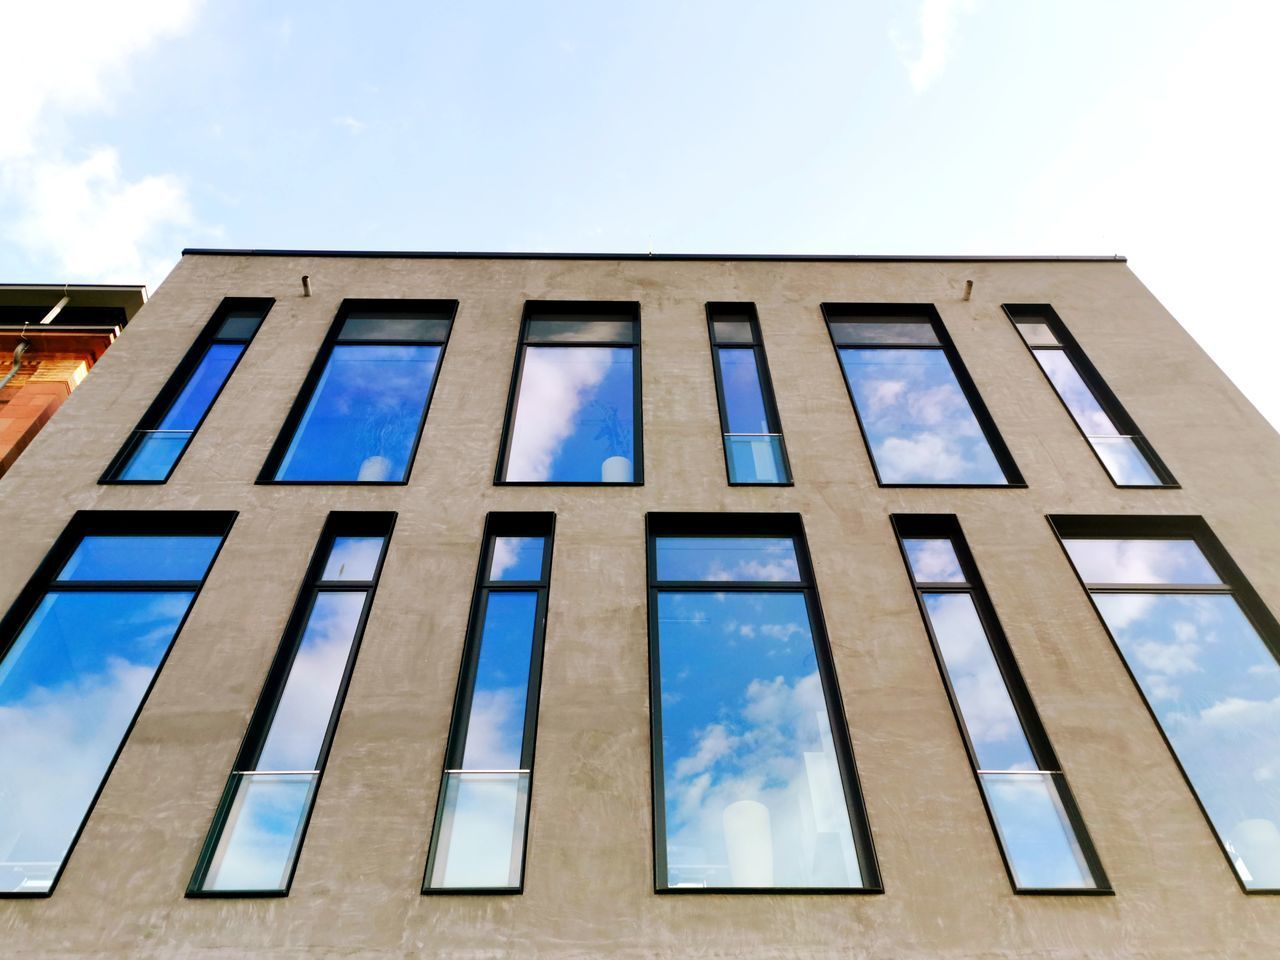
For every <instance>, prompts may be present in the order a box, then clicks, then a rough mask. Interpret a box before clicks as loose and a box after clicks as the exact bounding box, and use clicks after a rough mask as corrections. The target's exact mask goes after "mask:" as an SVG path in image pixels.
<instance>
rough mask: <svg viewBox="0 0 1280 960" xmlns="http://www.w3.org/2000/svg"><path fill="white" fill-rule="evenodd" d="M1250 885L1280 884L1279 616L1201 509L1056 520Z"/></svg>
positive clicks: (1278, 887) (1268, 888) (1253, 888)
mask: <svg viewBox="0 0 1280 960" xmlns="http://www.w3.org/2000/svg"><path fill="white" fill-rule="evenodd" d="M1051 520H1052V523H1053V525H1054V527H1055V529H1056V530H1057V533H1058V535H1059V537H1061V539H1062V543H1063V546H1064V547H1065V548H1066V551H1067V555H1068V556H1069V557H1070V558H1071V562H1072V564H1073V565H1074V566H1075V570H1076V574H1077V576H1079V578H1080V580H1081V582H1082V583H1083V584H1084V585H1085V587H1086V589H1088V591H1089V595H1090V597H1091V598H1092V600H1093V605H1094V607H1095V608H1096V609H1097V611H1098V614H1099V616H1100V617H1101V618H1102V621H1103V623H1104V624H1106V627H1107V631H1108V632H1109V633H1110V635H1111V639H1112V641H1113V642H1114V643H1115V646H1116V650H1117V651H1118V652H1119V653H1120V656H1121V658H1122V659H1123V660H1124V664H1125V666H1126V667H1127V668H1128V671H1129V674H1130V676H1131V677H1132V678H1133V681H1134V683H1135V684H1136V685H1137V687H1138V689H1139V690H1140V691H1141V693H1142V696H1143V698H1144V699H1145V701H1146V704H1147V707H1148V709H1149V710H1150V711H1151V715H1152V716H1153V717H1154V718H1155V721H1156V724H1157V725H1158V726H1159V728H1160V731H1161V733H1162V734H1163V735H1164V738H1165V742H1166V743H1168V745H1169V748H1170V750H1171V751H1172V752H1173V755H1174V757H1175V759H1176V760H1177V762H1178V765H1179V766H1180V767H1181V769H1182V772H1183V775H1184V776H1185V777H1186V779H1187V782H1188V783H1189V785H1190V786H1191V789H1192V791H1193V793H1194V794H1195V796H1196V799H1197V800H1198V802H1199V804H1200V807H1201V809H1202V810H1203V811H1204V813H1205V816H1206V817H1207V818H1208V820H1209V823H1210V824H1211V825H1212V827H1213V830H1214V832H1215V833H1216V835H1217V837H1218V841H1219V843H1220V844H1221V846H1222V848H1223V850H1224V852H1225V853H1226V855H1227V858H1228V860H1229V861H1230V862H1231V866H1232V867H1233V868H1234V870H1235V872H1236V876H1237V878H1238V879H1239V882H1240V885H1241V887H1242V888H1243V889H1244V890H1245V891H1246V892H1268V893H1277V892H1280V779H1278V778H1277V777H1276V775H1275V770H1276V757H1277V756H1280V719H1277V711H1276V708H1277V705H1278V704H1280V664H1277V652H1276V651H1277V641H1278V640H1280V624H1277V623H1276V620H1275V617H1273V616H1272V615H1271V613H1270V612H1269V611H1268V610H1267V608H1266V607H1265V606H1264V605H1263V603H1262V601H1261V599H1260V598H1259V597H1258V595H1257V594H1256V593H1255V592H1254V590H1253V588H1252V587H1251V586H1250V585H1249V583H1248V581H1247V580H1245V578H1244V576H1243V574H1241V572H1240V571H1239V569H1238V568H1237V567H1236V566H1235V564H1234V563H1232V561H1231V558H1230V557H1229V556H1228V555H1227V553H1226V551H1225V550H1224V549H1223V548H1222V546H1221V544H1219V543H1218V541H1217V539H1216V538H1215V537H1214V536H1213V534H1212V533H1211V532H1210V531H1209V529H1208V526H1207V525H1206V524H1205V523H1204V521H1203V520H1201V519H1200V518H1198V517H1154V518H1140V517H1115V518H1104V517H1080V516H1072V517H1053V518H1051Z"/></svg>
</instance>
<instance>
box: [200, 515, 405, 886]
mask: <svg viewBox="0 0 1280 960" xmlns="http://www.w3.org/2000/svg"><path fill="white" fill-rule="evenodd" d="M394 520H395V515H394V514H390V513H331V514H330V515H329V520H328V522H327V523H326V524H325V529H324V532H323V533H322V534H321V537H320V544H319V546H318V547H317V548H316V552H315V555H314V557H313V558H312V561H311V567H310V569H309V570H308V572H307V583H306V586H305V587H304V588H303V590H302V593H301V594H300V595H299V597H298V601H297V604H296V605H295V607H294V611H293V615H292V617H291V618H290V620H289V626H288V627H287V628H286V632H285V637H284V640H283V641H282V642H281V644H280V648H279V651H278V652H277V653H276V658H275V661H274V662H273V663H272V665H271V670H270V672H269V673H268V675H267V682H266V685H265V686H264V688H263V691H262V695H261V696H260V697H259V699H258V705H257V707H256V708H255V709H254V712H253V717H252V719H251V720H250V721H249V730H248V732H247V733H246V734H245V738H244V742H243V744H242V745H241V747H240V754H239V756H238V757H237V759H236V764H235V769H233V770H232V772H231V776H230V778H229V779H228V781H227V786H226V789H225V790H224V791H223V795H222V801H221V803H219V805H218V810H217V812H216V814H215V815H214V819H213V825H212V826H211V827H210V828H209V836H208V839H207V840H206V841H205V845H204V850H203V851H202V852H201V854H200V859H199V862H198V863H197V864H196V871H195V875H194V876H193V877H192V879H191V885H190V887H189V888H188V890H187V893H188V895H190V896H200V895H205V894H211V895H220V896H254V895H268V896H270V895H277V896H283V895H284V894H287V893H288V892H289V885H290V884H291V883H292V882H293V871H294V867H295V865H296V863H297V858H298V851H299V850H300V849H301V847H302V838H303V835H304V833H305V832H306V829H307V821H308V820H310V818H311V807H312V804H313V802H314V800H315V795H316V790H317V789H318V788H319V786H320V778H321V775H322V774H323V772H324V765H325V759H326V757H327V756H328V754H329V746H330V743H331V742H332V740H333V734H334V730H335V729H336V728H337V725H338V716H339V714H340V712H341V710H342V701H343V699H344V698H345V697H346V693H347V684H348V681H349V680H350V677H351V671H352V669H353V668H354V666H355V661H356V653H357V652H358V651H359V649H360V638H361V635H362V634H363V632H364V624H365V619H366V618H367V617H368V614H369V607H370V604H372V602H373V593H374V589H375V588H376V586H377V583H378V574H379V573H380V572H381V569H382V559H383V556H384V555H385V553H386V548H387V540H388V539H389V538H390V536H391V527H392V524H393V523H394Z"/></svg>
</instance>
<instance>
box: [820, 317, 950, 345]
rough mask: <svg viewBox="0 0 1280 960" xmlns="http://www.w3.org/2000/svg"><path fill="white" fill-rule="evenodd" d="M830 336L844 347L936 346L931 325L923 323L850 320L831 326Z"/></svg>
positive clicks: (935, 336) (936, 339) (935, 333)
mask: <svg viewBox="0 0 1280 960" xmlns="http://www.w3.org/2000/svg"><path fill="white" fill-rule="evenodd" d="M831 335H832V337H834V338H835V341H836V343H837V344H839V345H841V346H844V345H849V346H871V345H874V344H879V345H884V346H897V347H902V346H912V345H916V344H919V345H921V346H926V347H936V346H938V345H939V344H938V334H937V332H936V331H935V330H934V329H933V324H932V323H929V322H927V321H925V322H916V323H911V322H894V321H883V322H879V321H874V322H869V321H860V320H852V321H845V322H839V323H832V324H831Z"/></svg>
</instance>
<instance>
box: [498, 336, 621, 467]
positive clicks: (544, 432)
mask: <svg viewBox="0 0 1280 960" xmlns="http://www.w3.org/2000/svg"><path fill="white" fill-rule="evenodd" d="M612 354H613V350H612V348H609V347H573V348H564V347H527V348H525V354H524V364H523V367H522V370H521V376H520V394H519V397H518V399H517V401H516V415H515V424H514V426H513V427H512V430H511V451H510V454H509V455H508V458H507V475H506V478H507V479H508V480H516V481H542V480H549V479H551V467H552V464H553V463H554V461H555V459H556V456H557V455H558V454H559V453H560V450H561V448H562V447H563V446H564V444H565V441H567V440H568V439H569V438H570V437H571V436H573V434H574V432H575V431H576V430H577V429H578V428H579V425H580V420H581V416H582V410H583V408H584V407H585V406H586V405H587V403H589V402H590V401H591V399H592V398H593V397H594V396H595V392H596V390H597V389H598V388H599V386H600V384H601V383H603V382H604V378H605V376H606V375H607V374H608V372H609V367H610V364H611V362H612Z"/></svg>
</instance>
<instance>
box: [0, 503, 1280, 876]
mask: <svg viewBox="0 0 1280 960" xmlns="http://www.w3.org/2000/svg"><path fill="white" fill-rule="evenodd" d="M233 519H234V515H233V514H226V513H211V512H184V513H165V514H145V513H103V512H94V513H82V514H77V515H76V518H75V519H74V520H73V522H72V524H71V526H70V527H69V528H68V529H67V531H66V532H65V533H64V535H63V536H62V538H60V540H59V541H58V543H57V544H56V545H55V547H54V549H53V550H52V551H51V553H50V554H49V556H48V557H47V558H46V560H45V561H44V563H43V564H42V566H41V568H40V570H38V571H37V573H36V575H35V576H34V577H33V578H32V580H31V581H30V583H28V585H27V586H26V588H25V589H24V591H23V593H22V594H21V595H20V596H19V598H18V600H17V602H16V603H15V604H14V606H13V607H12V608H11V609H10V611H9V613H8V614H7V615H6V617H5V618H4V620H3V621H2V622H0V641H9V642H8V643H7V644H6V647H7V648H6V649H5V652H4V655H3V657H2V658H0V770H2V771H3V772H4V779H3V781H0V895H10V896H12V895H36V896H40V895H48V894H49V893H50V892H51V891H52V889H53V887H54V885H55V884H56V882H57V879H58V877H59V875H60V874H61V872H62V869H63V867H64V865H65V863H66V859H67V857H68V855H69V853H70V850H71V848H72V846H73V845H74V843H75V840H76V838H77V837H78V835H79V833H80V831H81V830H82V829H83V827H84V824H85V822H86V820H87V818H88V814H89V810H90V808H91V807H92V805H93V803H94V801H95V799H96V797H97V794H98V792H99V791H100V790H101V789H102V786H103V783H104V782H105V779H106V776H107V775H108V773H109V771H110V769H111V766H112V765H113V764H114V762H115V759H116V757H117V756H118V754H119V751H120V749H121V747H122V746H123V743H124V740H125V738H126V736H127V734H128V731H129V729H130V728H131V726H132V724H133V722H134V720H135V719H136V717H137V714H138V712H139V710H140V709H141V706H142V703H143V701H144V700H145V698H146V695H147V693H148V691H149V690H150V687H151V685H152V683H153V682H154V680H155V677H156V675H157V673H158V671H159V669H160V667H161V665H162V664H163V661H164V659H165V657H166V656H167V654H168V652H169V649H170V647H171V646H172V644H173V641H174V638H175V637H176V636H177V634H178V632H179V630H180V629H181V626H182V623H183V621H184V620H185V618H186V616H187V614H188V612H189V611H190V608H191V606H192V603H193V602H194V600H195V598H196V595H197V593H198V592H199V590H200V587H201V585H202V583H203V582H204V579H205V577H206V576H207V574H208V571H209V569H210V567H211V566H212V564H213V561H214V558H215V556H216V555H217V552H218V550H219V549H220V547H221V545H222V542H223V540H224V538H225V536H226V535H227V533H228V531H229V530H230V526H231V523H232V521H233ZM892 520H893V526H894V529H895V531H896V534H897V537H898V541H899V544H900V546H901V549H902V554H903V557H904V560H905V563H906V569H907V572H908V575H909V577H910V580H911V583H912V585H913V587H914V590H915V594H916V597H917V600H918V603H919V608H920V612H921V615H922V617H923V620H924V624H925V627H926V630H927V633H928V636H929V639H930V641H931V644H932V647H933V652H934V655H935V657H936V659H937V663H938V667H939V671H940V674H941V678H942V681H943V685H944V687H945V689H946V691H947V694H948V696H949V698H950V701H951V704H952V707H953V709H954V711H955V716H956V720H957V724H958V727H959V731H960V734H961V736H962V738H963V741H964V744H965V747H966V749H967V752H968V756H969V759H970V761H971V764H972V768H973V773H974V777H975V781H976V785H977V790H978V793H979V795H980V796H981V798H982V801H983V803H984V804H985V806H986V810H987V814H988V816H989V818H990V821H991V824H992V827H993V830H994V833H995V837H996V840H997V843H998V847H999V849H1000V852H1001V854H1002V856H1003V858H1004V862H1005V865H1006V868H1007V870H1008V873H1009V878H1010V880H1011V882H1012V884H1013V886H1014V889H1015V890H1017V891H1019V892H1041V893H1044V892H1060V893H1108V892H1110V884H1109V882H1108V880H1107V876H1106V873H1105V871H1104V869H1103V865H1102V862H1101V860H1100V858H1099V856H1098V853H1097V851H1096V850H1095V848H1094V845H1093V843H1092V841H1091V840H1090V837H1089V834H1088V831H1087V829H1086V827H1085V823H1084V819H1083V817H1082V815H1081V812H1080V810H1079V808H1078V806H1077V804H1076V802H1075V799H1074V797H1073V796H1072V793H1071V790H1070V788H1069V786H1068V784H1067V780H1066V777H1065V776H1064V773H1063V770H1062V768H1061V764H1060V763H1059V762H1058V759H1057V757H1056V755H1055V753H1054V750H1053V747H1052V744H1051V743H1050V742H1049V738H1048V736H1047V734H1046V731H1045V729H1044V727H1043V725H1042V724H1041V722H1040V719H1039V716H1038V714H1037V712H1036V709H1035V706H1034V704H1033V702H1032V699H1031V697H1030V694H1029V692H1028V690H1027V687H1026V684H1025V683H1024V681H1023V679H1022V676H1021V673H1020V671H1019V669H1018V666H1017V663H1016V661H1015V659H1014V656H1013V652H1012V650H1011V648H1010V645H1009V642H1008V640H1007V638H1006V636H1005V634H1004V632H1003V630H1002V628H1001V625H1000V622H999V620H998V618H997V616H996V612H995V609H994V607H993V606H992V604H991V601H990V599H989V597H988V596H987V593H986V590H985V588H984V587H983V584H982V580H981V576H980V575H979V572H978V570H977V567H976V564H975V562H974V558H973V556H972V554H971V553H970V552H969V549H968V547H967V545H966V543H965V539H964V535H963V533H962V531H961V529H960V526H959V523H958V522H957V520H956V518H955V517H954V516H950V515H921V514H910V515H897V516H894V517H893V518H892ZM394 522H395V515H394V514H391V513H372V512H360V513H333V514H330V516H329V519H328V522H327V523H326V525H325V528H324V531H323V533H322V535H321V539H320V542H319V544H318V546H317V548H316V551H315V554H314V556H313V558H312V561H311V564H310V567H309V569H308V572H307V577H306V583H305V585H304V587H303V589H302V591H301V593H300V595H299V597H298V600H297V603H296V604H295V608H294V611H293V614H292V616H291V618H290V621H289V624H288V627H287V628H286V631H285V635H284V639H283V640H282V642H281V644H280V648H279V650H278V652H277V654H276V657H275V659H274V661H273V663H272V665H271V668H270V671H269V674H268V677H267V681H266V683H265V685H264V688H263V692H262V695H261V697H260V699H259V702H258V704H257V707H256V708H255V710H254V713H253V716H252V719H251V721H250V723H249V728H248V731H247V732H246V735H245V738H244V741H243V743H242V746H241V748H240V751H239V754H238V756H237V758H236V761H235V763H234V766H233V769H232V770H231V772H230V775H229V777H228V780H227V784H226V788H225V790H224V792H223V796H222V799H221V801H220V803H219V805H218V808H217V811H216V813H215V815H214V818H213V824H212V826H211V828H210V830H209V834H208V838H207V840H206V842H205V844H204V847H203V850H202V852H201V854H200V856H199V859H198V862H197V866H196V869H195V873H194V875H193V877H192V880H191V884H190V887H189V890H188V893H189V894H191V895H193V896H247V895H263V894H267V895H270V894H276V895H279V894H283V893H286V892H287V891H288V888H289V885H290V882H291V880H292V876H293V871H294V867H295V864H296V861H297V856H298V851H299V849H300V847H301V844H302V838H303V835H304V833H305V831H306V825H307V822H308V820H309V818H310V813H311V809H312V805H313V802H314V799H315V794H316V790H317V788H318V786H319V783H320V780H321V777H322V775H323V771H324V767H325V760H326V757H327V754H328V751H329V746H330V743H331V742H332V738H333V734H334V730H335V727H336V725H337V722H338V718H339V715H340V713H341V707H342V701H343V698H344V696H345V692H346V687H347V683H348V680H349V678H350V675H351V671H352V669H353V667H354V664H355V660H356V656H357V653H358V650H359V646H360V640H361V635H362V633H363V628H364V623H365V620H366V618H367V617H368V614H369V609H370V605H371V604H372V601H373V596H374V592H375V590H376V588H377V583H378V577H379V574H380V571H381V568H382V564H383V559H384V557H385V555H386V548H387V544H388V542H389V539H390V537H391V533H392V528H393V526H394ZM1052 523H1053V526H1054V529H1055V532H1056V533H1057V535H1058V537H1059V539H1060V540H1061V542H1062V544H1063V546H1064V548H1065V549H1066V552H1067V554H1068V556H1069V558H1070V560H1071V562H1072V564H1073V565H1074V567H1075V571H1076V574H1077V576H1078V577H1079V579H1080V581H1081V583H1082V584H1083V585H1084V586H1085V587H1086V589H1087V590H1088V592H1089V594H1090V596H1091V598H1092V600H1093V603H1094V606H1095V608H1096V609H1097V611H1098V613H1099V615H1100V616H1101V618H1102V620H1103V622H1104V623H1105V625H1106V627H1107V629H1108V631H1109V632H1110V634H1111V637H1112V640H1113V641H1114V643H1115V646H1116V649H1117V650H1118V652H1119V653H1120V655H1121V657H1122V660H1123V662H1124V664H1125V666H1126V667H1127V669H1128V670H1129V672H1130V674H1131V676H1132V677H1133V679H1134V681H1135V682H1136V684H1137V685H1138V687H1139V689H1140V690H1141V692H1142V695H1143V696H1144V698H1145V699H1146V702H1147V706H1148V707H1149V709H1150V710H1151V713H1152V715H1153V717H1154V718H1155V720H1156V722H1157V724H1158V726H1159V728H1160V730H1161V732H1162V734H1163V735H1164V737H1165V740H1166V742H1167V743H1168V745H1169V747H1170V748H1171V750H1172V751H1173V754H1174V756H1175V758H1176V760H1177V761H1178V763H1179V764H1180V766H1181V769H1182V772H1183V774H1184V775H1185V777H1186V779H1187V781H1188V782H1189V784H1190V786H1191V787H1192V789H1193V791H1194V793H1195V796H1196V798H1197V800H1198V802H1199V803H1200V805H1201V808H1202V809H1203V811H1204V813H1205V815H1206V816H1207V818H1208V820H1209V822H1210V824H1211V826H1212V827H1213V829H1214V831H1215V833H1216V836H1217V839H1218V841H1219V843H1220V845H1221V846H1222V848H1223V850H1224V852H1225V853H1226V855H1227V857H1228V859H1229V861H1230V863H1231V865H1232V867H1233V868H1234V871H1235V874H1236V876H1237V878H1238V880H1239V883H1240V885H1241V887H1242V888H1243V889H1244V890H1246V891H1247V892H1255V891H1266V892H1276V891H1280V788H1277V786H1276V784H1277V782H1280V780H1278V778H1276V777H1275V776H1274V775H1272V770H1273V769H1274V763H1275V757H1276V755H1277V747H1280V721H1278V720H1277V714H1276V709H1275V706H1276V704H1278V703H1280V666H1278V665H1277V654H1276V647H1275V644H1276V639H1277V637H1280V625H1277V623H1276V621H1275V619H1274V618H1273V617H1272V615H1271V614H1270V613H1269V612H1268V611H1267V609H1266V608H1265V606H1264V605H1263V604H1262V603H1261V601H1260V599H1259V598H1258V596H1257V594H1256V593H1255V592H1254V591H1253V589H1252V588H1251V587H1250V585H1249V584H1248V582H1247V581H1246V580H1245V578H1244V577H1243V575H1242V574H1241V573H1240V571H1239V570H1238V569H1237V568H1236V567H1235V565H1234V564H1233V563H1232V561H1231V559H1230V557H1228V556H1227V555H1226V553H1225V551H1223V549H1222V547H1221V545H1220V544H1219V543H1218V541H1217V540H1216V539H1215V538H1214V537H1213V535H1212V533H1211V532H1210V531H1209V530H1208V528H1207V527H1206V526H1205V525H1204V523H1203V521H1201V520H1199V519H1198V518H1176V517H1160V518H1145V519H1144V518H1098V517H1083V516H1059V517H1054V518H1052ZM553 535H554V516H553V515H552V514H548V513H496V514H491V515H490V516H489V518H488V520H487V522H486V526H485V531H484V537H483V548H482V555H481V558H480V564H479V573H478V575H477V580H476V589H475V594H474V597H473V601H472V612H471V620H470V626H469V629H468V636H467V642H466V646H465V650H464V655H463V663H462V668H461V671H460V674H459V680H458V690H457V697H456V701H455V707H454V714H453V720H452V723H451V726H450V730H449V738H448V743H447V747H446V752H445V770H444V774H443V779H442V785H441V790H440V795H439V802H438V807H437V813H436V822H435V827H434V830H433V833H432V842H431V847H430V853H429V857H428V862H427V868H426V876H425V879H424V886H423V889H424V892H433V891H491V892H501V891H518V890H519V889H521V887H522V884H523V875H524V859H525V839H526V834H527V831H526V822H527V818H528V809H529V799H530V791H531V788H532V776H533V752H534V738H535V735H536V730H537V713H538V691H539V689H540V674H541V665H542V647H543V634H544V627H545V621H546V611H547V597H548V590H549V585H550V573H551V557H552V541H553ZM648 570H649V599H648V604H649V623H650V677H651V704H652V710H651V717H652V726H653V730H652V747H653V769H654V812H655V817H654V821H655V828H656V844H655V871H656V886H657V888H658V889H659V890H662V891H691V890H730V889H743V888H751V889H774V890H826V891H836V890H849V891H858V890H862V891H876V890H879V889H880V877H879V871H878V868H877V864H876V859H875V853H874V850H873V848H872V843H871V833H870V828H869V825H868V823H867V819H866V815H865V812H864V808H863V803H862V798H861V790H860V787H859V785H858V780H857V774H856V769H855V766H854V763H853V756H852V751H851V748H850V743H849V734H848V731H847V729H846V726H845V721H844V714H843V711H842V709H841V708H840V706H839V703H840V700H839V697H838V694H837V689H836V677H835V670H834V665H833V663H832V659H831V653H830V649H829V646H828V643H827V638H826V635H825V631H824V627H823V619H822V614H821V609H820V605H819V602H818V598H817V595H816V592H815V585H814V579H813V573H812V568H811V565H810V562H809V557H808V552H807V548H806V544H805V540H804V534H803V530H802V528H801V524H800V520H799V517H798V516H796V515H793V514H716V515H702V514H699V515H691V514H650V515H649V517H648Z"/></svg>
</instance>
